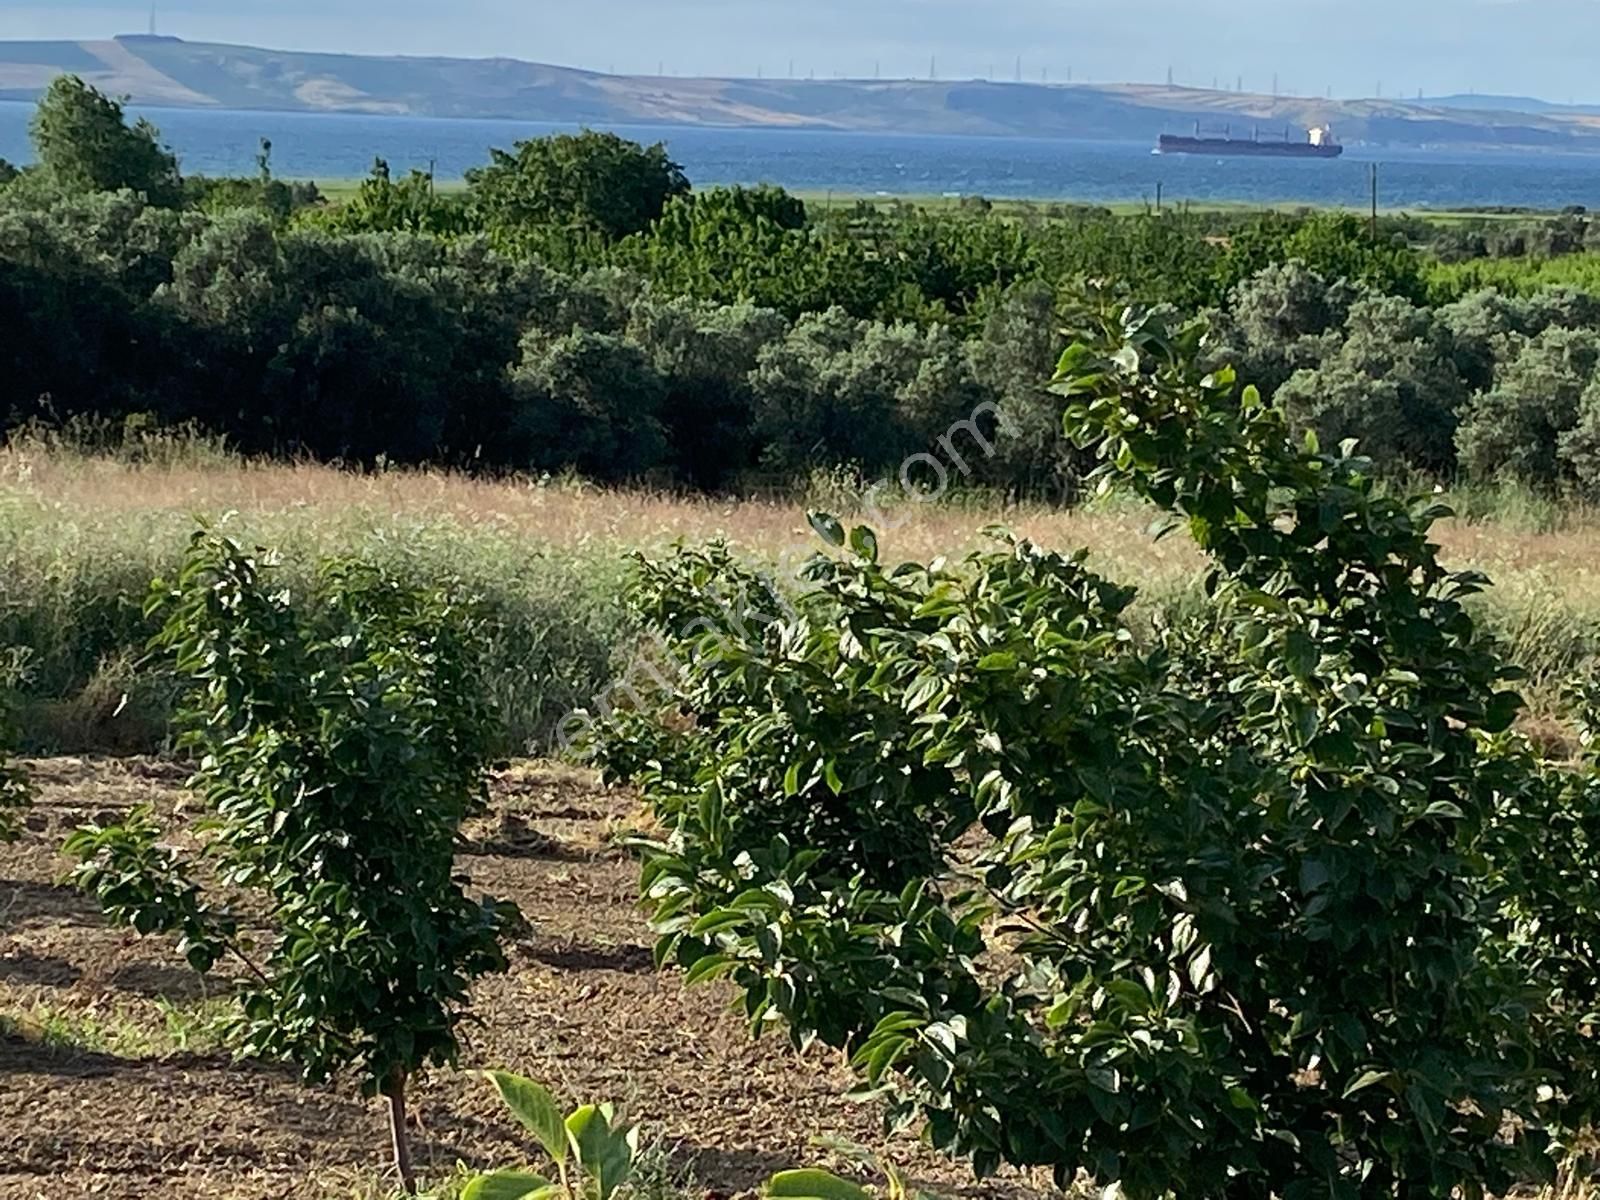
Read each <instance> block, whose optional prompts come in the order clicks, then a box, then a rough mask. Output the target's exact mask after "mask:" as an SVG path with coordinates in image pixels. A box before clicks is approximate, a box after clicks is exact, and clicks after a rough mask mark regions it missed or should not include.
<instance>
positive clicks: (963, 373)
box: [750, 309, 992, 490]
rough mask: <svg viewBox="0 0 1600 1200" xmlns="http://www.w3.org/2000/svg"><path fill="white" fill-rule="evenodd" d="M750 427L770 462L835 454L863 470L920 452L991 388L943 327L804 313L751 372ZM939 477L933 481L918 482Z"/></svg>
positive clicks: (808, 464) (777, 467) (795, 465)
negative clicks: (980, 379) (975, 375)
mask: <svg viewBox="0 0 1600 1200" xmlns="http://www.w3.org/2000/svg"><path fill="white" fill-rule="evenodd" d="M750 382H751V387H752V389H753V390H754V393H755V435H756V438H757V440H758V443H759V445H760V447H761V450H760V453H761V457H762V461H763V463H764V465H765V466H767V467H768V468H769V469H771V470H774V471H777V472H779V473H781V474H785V475H790V476H794V475H797V474H803V473H805V472H806V471H808V470H809V469H811V468H813V467H829V466H835V465H838V464H841V463H849V464H854V465H856V466H859V467H860V468H861V469H862V470H863V471H865V472H866V473H867V474H868V475H869V476H876V475H878V474H880V473H882V472H885V471H890V472H892V471H896V470H898V469H899V468H900V467H901V465H902V463H903V462H904V461H905V460H906V459H907V458H908V457H909V456H911V455H914V454H918V453H923V452H926V451H928V449H929V448H930V446H932V445H933V444H934V440H935V439H936V438H937V437H939V436H941V435H943V434H945V433H946V432H947V430H948V429H949V428H950V427H951V426H952V425H954V424H956V423H957V422H960V421H964V420H966V419H968V418H969V417H971V416H972V414H973V412H974V410H975V409H977V408H978V406H979V405H980V404H983V403H985V402H986V401H988V402H990V403H991V406H992V396H991V395H990V394H988V393H987V392H986V391H985V390H984V389H982V388H981V387H980V385H978V383H977V382H976V381H975V380H974V379H973V377H972V370H971V364H970V362H969V361H968V360H967V357H966V354H965V352H964V348H963V346H962V344H961V341H960V339H959V337H957V336H956V335H955V334H954V333H953V332H952V331H951V330H949V329H948V328H946V327H943V326H933V327H929V328H926V329H919V328H917V327H916V326H914V325H910V324H896V325H885V324H881V323H879V322H874V321H858V320H855V319H854V318H852V317H850V316H849V315H848V314H847V313H845V312H844V311H843V310H841V309H830V310H829V311H827V312H825V313H816V314H807V315H806V316H803V317H801V318H800V320H798V321H797V322H795V324H794V327H793V328H792V329H791V330H790V331H789V333H788V335H787V336H786V337H785V338H784V339H783V340H782V341H779V342H774V343H771V344H769V345H767V346H765V347H764V348H763V349H762V350H761V353H760V356H759V359H758V362H757V366H756V369H755V371H754V372H753V373H752V375H751V377H750ZM919 485H920V486H923V487H927V486H930V485H932V486H938V487H941V490H942V484H941V482H940V481H939V480H932V481H920V484H919Z"/></svg>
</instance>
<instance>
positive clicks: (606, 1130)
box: [461, 1071, 639, 1200]
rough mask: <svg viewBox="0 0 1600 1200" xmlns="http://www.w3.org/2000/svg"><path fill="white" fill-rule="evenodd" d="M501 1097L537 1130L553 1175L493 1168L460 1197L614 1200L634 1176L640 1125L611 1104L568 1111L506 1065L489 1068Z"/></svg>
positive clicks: (531, 1129)
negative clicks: (622, 1118) (624, 1117)
mask: <svg viewBox="0 0 1600 1200" xmlns="http://www.w3.org/2000/svg"><path fill="white" fill-rule="evenodd" d="M488 1078H489V1082H490V1083H491V1084H493V1085H494V1089H495V1091H497V1092H498V1093H499V1094H500V1099H501V1100H503V1101H504V1102H505V1105H506V1107H507V1108H509V1109H510V1110H511V1113H512V1115H513V1116H515V1117H516V1118H517V1120H519V1121H521V1122H522V1124H523V1126H524V1127H525V1128H526V1129H527V1130H528V1131H529V1132H530V1133H532V1134H533V1136H534V1138H535V1139H536V1140H537V1141H538V1143H539V1146H540V1148H541V1149H543V1150H544V1152H545V1155H546V1156H547V1157H548V1158H549V1160H550V1162H551V1164H552V1165H553V1166H554V1167H555V1171H554V1174H555V1176H556V1178H555V1180H554V1181H552V1180H551V1179H549V1178H547V1176H545V1175H542V1174H540V1173H539V1172H537V1171H534V1170H531V1169H522V1170H502V1171H492V1172H489V1173H487V1174H483V1175H478V1176H475V1177H474V1178H472V1179H471V1180H469V1181H468V1182H467V1185H466V1187H465V1188H464V1189H463V1190H462V1192H461V1198H462V1200H524V1198H526V1200H611V1198H612V1197H613V1196H615V1195H616V1194H617V1191H618V1189H620V1188H622V1187H623V1186H625V1185H626V1184H627V1183H628V1181H629V1180H630V1179H631V1178H632V1177H633V1169H634V1163H635V1161H636V1159H637V1158H638V1154H639V1130H638V1128H637V1127H635V1126H633V1125H631V1124H629V1123H627V1122H626V1121H620V1120H618V1119H617V1114H616V1110H615V1109H614V1108H613V1107H612V1106H611V1105H610V1104H584V1105H581V1106H580V1107H578V1108H575V1109H573V1110H572V1112H570V1113H567V1114H565V1115H563V1114H562V1112H561V1108H560V1106H559V1105H558V1104H557V1103H556V1100H555V1097H554V1096H552V1095H551V1094H550V1093H549V1092H548V1091H546V1090H545V1089H544V1088H543V1087H542V1086H540V1085H539V1084H537V1083H535V1082H534V1081H533V1080H531V1079H527V1078H524V1077H523V1076H521V1075H513V1074H511V1073H509V1072H507V1071H490V1072H488Z"/></svg>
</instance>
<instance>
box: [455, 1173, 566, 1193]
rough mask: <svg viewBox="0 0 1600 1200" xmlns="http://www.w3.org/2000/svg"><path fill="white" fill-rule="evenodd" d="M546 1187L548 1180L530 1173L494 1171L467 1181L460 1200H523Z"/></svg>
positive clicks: (548, 1183) (548, 1184) (548, 1185)
mask: <svg viewBox="0 0 1600 1200" xmlns="http://www.w3.org/2000/svg"><path fill="white" fill-rule="evenodd" d="M548 1187H550V1181H549V1180H548V1179H546V1178H544V1176H542V1175H535V1174H533V1173H532V1172H531V1171H495V1172H494V1173H493V1174H491V1175H478V1176H475V1177H474V1178H473V1179H471V1180H469V1181H468V1183H467V1186H466V1187H464V1188H462V1189H461V1200H524V1198H525V1197H532V1196H534V1195H535V1194H536V1193H539V1192H542V1191H544V1190H545V1189H546V1188H548Z"/></svg>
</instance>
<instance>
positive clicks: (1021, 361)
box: [968, 283, 1092, 501]
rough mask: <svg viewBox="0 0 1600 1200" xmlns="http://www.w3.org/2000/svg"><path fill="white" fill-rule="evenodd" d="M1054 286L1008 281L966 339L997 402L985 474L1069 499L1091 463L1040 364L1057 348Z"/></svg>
mask: <svg viewBox="0 0 1600 1200" xmlns="http://www.w3.org/2000/svg"><path fill="white" fill-rule="evenodd" d="M1057 324H1058V322H1057V319H1056V312H1055V293H1054V290H1053V289H1052V288H1051V287H1050V286H1048V285H1047V284H1044V283H1026V284H1021V285H1019V286H1017V287H1015V288H1012V289H1010V290H1009V291H1008V292H1007V293H1006V295H1005V296H1004V297H1003V298H1002V299H1001V300H1000V301H999V302H998V303H997V304H996V305H995V306H994V307H993V308H992V309H991V310H990V312H989V315H988V317H987V318H986V319H985V321H984V326H983V332H982V334H981V336H980V337H978V338H977V339H976V340H975V341H972V342H969V343H968V355H969V357H970V359H971V361H972V374H973V377H974V379H976V380H978V381H980V382H981V384H982V386H983V387H984V388H986V389H987V390H989V392H990V393H991V394H992V395H993V397H994V402H995V403H996V404H997V405H998V409H999V411H998V414H997V417H998V420H997V424H996V427H995V452H994V457H993V459H992V461H990V462H989V463H987V464H986V465H985V467H984V469H983V471H982V473H981V475H980V478H981V479H982V480H984V481H985V482H994V483H998V484H999V485H1000V486H1002V487H1006V488H1010V489H1012V490H1014V491H1016V492H1018V493H1020V494H1023V495H1028V496H1042V497H1046V498H1049V499H1052V500H1061V501H1070V500H1072V499H1074V498H1075V497H1076V495H1077V491H1078V487H1079V485H1080V484H1081V483H1082V480H1083V476H1084V475H1086V474H1087V473H1088V471H1089V469H1090V467H1091V466H1092V464H1091V463H1090V462H1089V460H1088V459H1087V457H1086V456H1085V455H1083V454H1082V453H1081V452H1079V450H1078V449H1077V448H1076V447H1075V446H1073V444H1072V443H1071V442H1070V441H1069V440H1068V439H1067V438H1065V437H1063V436H1062V434H1061V401H1060V399H1059V397H1057V396H1055V395H1053V394H1052V393H1051V392H1050V390H1049V387H1048V385H1047V384H1046V383H1045V382H1044V379H1045V370H1044V369H1043V366H1042V364H1045V365H1047V364H1049V363H1051V362H1053V361H1054V359H1055V358H1056V356H1057V350H1058V348H1059V347H1058V344H1057V337H1058V335H1057V332H1056V329H1057Z"/></svg>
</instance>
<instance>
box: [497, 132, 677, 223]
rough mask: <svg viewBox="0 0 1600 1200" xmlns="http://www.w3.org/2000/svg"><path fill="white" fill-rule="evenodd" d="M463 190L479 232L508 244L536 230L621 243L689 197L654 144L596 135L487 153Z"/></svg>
mask: <svg viewBox="0 0 1600 1200" xmlns="http://www.w3.org/2000/svg"><path fill="white" fill-rule="evenodd" d="M467 184H468V193H469V196H470V201H471V205H472V208H473V211H474V214H475V216H476V219H477V220H478V221H479V222H481V225H482V227H483V228H484V229H486V230H487V231H489V232H490V233H492V234H495V235H497V236H499V237H501V238H504V239H507V240H510V241H515V240H516V239H517V238H518V237H519V236H520V235H521V234H523V233H525V232H526V231H528V230H530V229H533V228H536V227H538V226H542V225H556V226H562V227H566V228H570V229H575V230H579V231H583V232H588V233H594V234H598V235H600V236H601V237H604V238H610V239H616V238H622V237H626V236H628V234H630V233H638V232H639V231H640V230H642V229H644V228H646V227H647V226H648V225H649V224H650V223H651V222H652V221H655V220H657V219H659V218H660V216H661V214H662V211H663V209H665V208H666V205H667V202H668V201H669V200H671V199H672V198H673V197H674V196H680V195H682V194H684V193H685V192H687V191H688V190H689V181H688V180H687V179H686V178H684V175H683V170H682V168H680V167H679V166H678V164H677V163H675V162H673V161H672V160H671V159H670V158H669V157H667V149H666V147H665V146H663V145H661V144H660V143H659V142H658V143H657V144H656V145H654V146H649V147H642V146H639V145H637V144H635V143H633V142H630V141H628V140H627V139H625V138H621V137H618V136H617V135H616V134H614V133H600V132H596V131H594V130H585V131H584V132H582V133H578V134H558V135H555V136H553V137H546V138H535V139H532V140H530V141H526V142H518V143H517V144H516V146H515V147H514V148H513V149H512V150H511V151H509V152H508V151H505V150H492V151H490V162H489V165H488V166H485V167H477V168H475V169H473V170H472V171H470V172H468V174H467Z"/></svg>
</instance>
